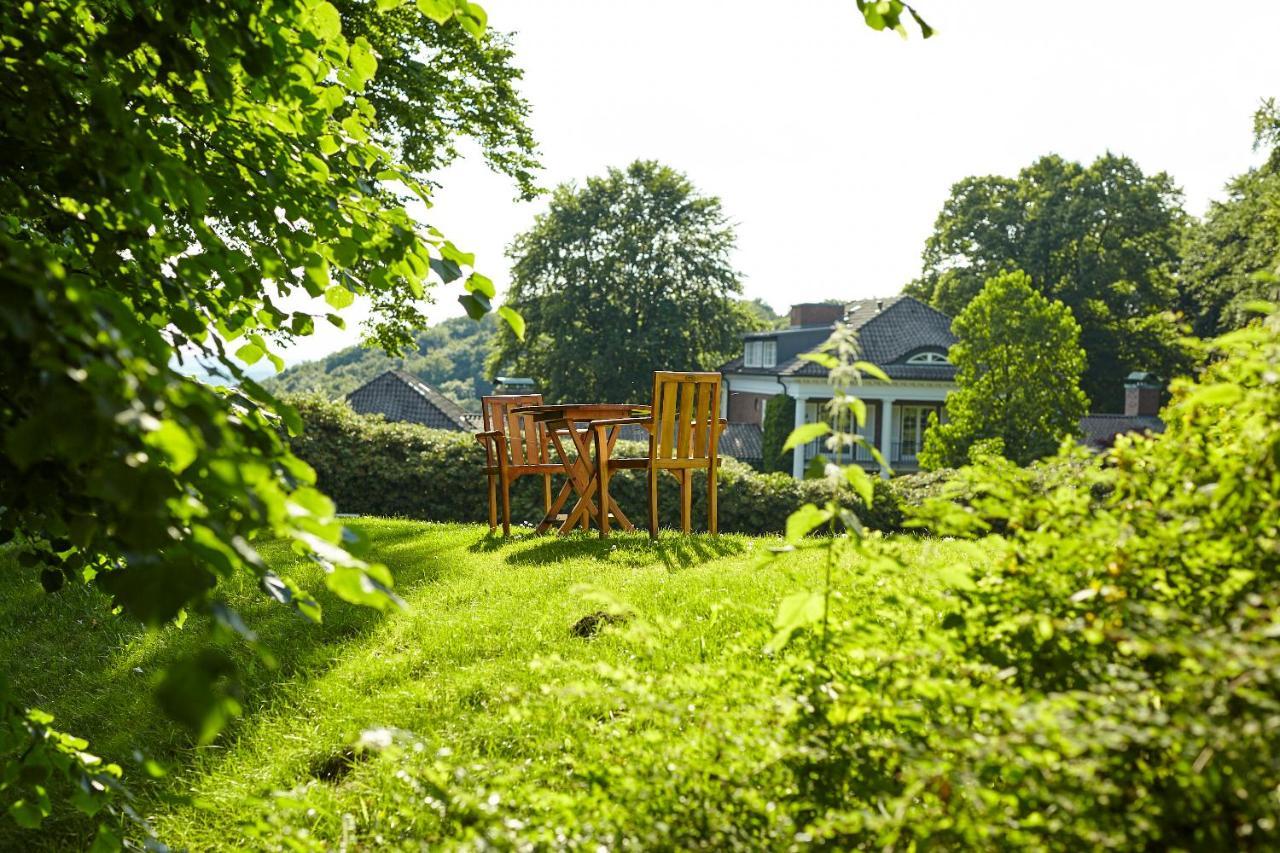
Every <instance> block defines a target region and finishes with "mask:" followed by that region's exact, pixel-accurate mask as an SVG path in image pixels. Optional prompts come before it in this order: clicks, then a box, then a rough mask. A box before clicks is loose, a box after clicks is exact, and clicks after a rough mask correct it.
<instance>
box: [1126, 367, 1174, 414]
mask: <svg viewBox="0 0 1280 853" xmlns="http://www.w3.org/2000/svg"><path fill="white" fill-rule="evenodd" d="M1163 390H1164V388H1163V386H1162V385H1161V384H1160V380H1159V379H1157V378H1156V377H1155V374H1154V373H1147V372H1145V371H1141V370H1137V371H1134V372H1133V373H1130V374H1129V375H1128V376H1126V377H1125V378H1124V414H1125V417H1128V418H1132V417H1136V416H1138V415H1147V416H1155V415H1158V414H1160V392H1161V391H1163Z"/></svg>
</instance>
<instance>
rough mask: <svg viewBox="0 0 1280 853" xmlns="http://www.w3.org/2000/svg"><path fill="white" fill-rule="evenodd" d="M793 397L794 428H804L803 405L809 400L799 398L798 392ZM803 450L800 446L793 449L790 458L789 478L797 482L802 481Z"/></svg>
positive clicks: (803, 447) (805, 397)
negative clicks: (792, 454)
mask: <svg viewBox="0 0 1280 853" xmlns="http://www.w3.org/2000/svg"><path fill="white" fill-rule="evenodd" d="M793 396H794V397H795V398H796V426H797V427H801V426H804V410H805V404H806V403H808V402H809V398H808V397H807V396H801V395H800V394H799V393H798V392H796V393H794V394H793ZM804 449H805V445H803V444H802V445H800V446H799V447H797V448H796V449H795V451H794V456H793V457H792V463H791V476H793V477H795V478H796V479H797V480H803V479H804V462H805V459H804Z"/></svg>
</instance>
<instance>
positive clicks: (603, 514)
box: [595, 427, 609, 539]
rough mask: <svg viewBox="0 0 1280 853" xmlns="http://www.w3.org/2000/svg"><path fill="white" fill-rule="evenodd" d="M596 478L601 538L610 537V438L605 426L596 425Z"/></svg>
mask: <svg viewBox="0 0 1280 853" xmlns="http://www.w3.org/2000/svg"><path fill="white" fill-rule="evenodd" d="M595 433H596V468H597V471H596V479H597V481H598V482H599V486H600V488H599V494H598V495H597V496H596V497H597V498H598V500H597V503H596V506H597V507H598V508H599V510H600V518H599V519H598V522H599V525H600V538H601V539H607V538H608V537H609V443H608V442H609V439H608V437H607V436H606V435H605V430H604V427H596V429H595Z"/></svg>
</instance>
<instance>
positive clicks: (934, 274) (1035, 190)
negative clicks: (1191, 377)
mask: <svg viewBox="0 0 1280 853" xmlns="http://www.w3.org/2000/svg"><path fill="white" fill-rule="evenodd" d="M1184 218H1185V217H1184V214H1183V212H1182V208H1181V193H1180V191H1179V190H1178V189H1177V187H1175V186H1174V184H1173V181H1172V180H1171V179H1170V178H1169V176H1168V175H1167V174H1165V173H1163V172H1160V173H1158V174H1155V175H1151V176H1148V175H1145V174H1143V172H1142V170H1141V169H1139V168H1138V166H1137V164H1135V163H1134V162H1133V161H1132V160H1130V159H1129V158H1127V157H1120V156H1116V155H1113V154H1105V155H1103V156H1102V157H1099V158H1098V159H1097V160H1095V161H1094V162H1093V164H1092V165H1090V166H1088V167H1087V168H1086V167H1084V166H1082V165H1080V164H1079V163H1073V162H1069V161H1067V160H1064V159H1062V158H1061V157H1058V156H1056V155H1050V156H1046V157H1042V158H1040V159H1039V160H1037V161H1036V162H1035V163H1033V164H1032V165H1030V166H1028V167H1027V168H1026V169H1023V170H1022V172H1021V173H1019V175H1018V177H1017V178H1004V177H995V176H988V177H973V178H966V179H964V180H963V181H960V182H959V183H957V184H956V185H955V186H953V187H952V189H951V197H950V198H949V199H948V200H947V202H946V203H945V204H944V205H943V208H942V212H941V213H940V214H939V215H938V219H937V221H936V223H935V225H934V233H933V234H932V235H931V236H930V237H929V239H928V241H927V243H926V244H925V250H924V271H923V274H922V275H921V277H920V278H919V279H918V280H916V281H914V282H912V283H911V284H910V285H908V286H907V288H906V292H907V293H909V294H911V295H913V296H917V297H919V298H921V299H924V300H926V301H927V302H929V303H930V304H931V305H933V306H934V307H936V308H938V309H940V310H942V311H945V312H947V313H948V314H951V315H952V316H956V315H957V314H959V313H960V312H961V311H962V310H963V309H964V308H965V306H967V305H968V304H969V302H970V301H971V300H972V299H973V298H974V297H975V296H977V294H978V292H979V291H980V290H981V289H982V287H983V283H984V282H985V281H986V280H987V279H988V278H990V277H992V276H994V275H996V274H997V273H999V272H1002V271H1006V270H1012V269H1019V270H1022V271H1023V272H1025V273H1026V274H1027V275H1028V276H1030V278H1031V282H1032V286H1033V287H1035V289H1036V290H1037V291H1039V292H1040V293H1042V294H1044V295H1045V296H1047V297H1049V298H1050V299H1058V300H1061V301H1062V302H1063V303H1064V304H1066V305H1067V307H1068V308H1070V309H1071V313H1072V314H1073V315H1074V316H1075V319H1076V321H1077V322H1078V323H1079V324H1080V327H1081V341H1082V343H1083V344H1084V348H1085V352H1087V353H1088V356H1089V364H1088V369H1087V371H1086V373H1085V377H1084V383H1083V384H1084V389H1085V391H1086V392H1087V393H1088V394H1089V397H1090V399H1092V400H1093V403H1094V405H1095V406H1096V407H1098V410H1099V411H1118V410H1119V409H1120V406H1121V403H1122V401H1123V379H1124V377H1125V376H1126V375H1128V374H1129V373H1130V372H1132V371H1134V370H1138V369H1142V370H1149V371H1152V372H1155V373H1156V374H1158V375H1160V376H1163V377H1165V378H1171V377H1172V376H1173V375H1175V374H1177V373H1179V372H1181V371H1183V370H1185V369H1186V366H1187V358H1186V355H1185V352H1184V350H1183V349H1182V348H1181V347H1180V346H1179V344H1178V335H1179V332H1178V329H1177V326H1176V324H1175V323H1174V321H1173V320H1172V319H1171V318H1170V317H1169V316H1168V315H1167V314H1166V313H1165V312H1169V311H1172V310H1174V309H1176V308H1177V307H1178V299H1177V289H1176V286H1175V273H1176V272H1177V268H1178V260H1179V253H1178V249H1179V243H1180V240H1181V235H1182V230H1183V223H1184Z"/></svg>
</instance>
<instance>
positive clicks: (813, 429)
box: [782, 423, 831, 453]
mask: <svg viewBox="0 0 1280 853" xmlns="http://www.w3.org/2000/svg"><path fill="white" fill-rule="evenodd" d="M830 434H831V426H830V425H829V424H825V423H816V424H801V425H800V426H798V427H796V428H795V429H793V430H792V431H791V435H789V436H787V441H786V443H785V444H783V445H782V452H783V453H786V452H787V451H788V450H793V449H795V448H797V447H799V446H800V445H802V444H808V443H809V442H811V441H813V440H814V439H815V438H821V437H822V436H824V435H830Z"/></svg>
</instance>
